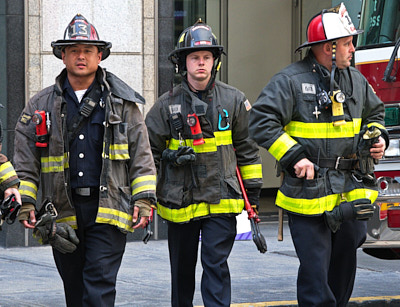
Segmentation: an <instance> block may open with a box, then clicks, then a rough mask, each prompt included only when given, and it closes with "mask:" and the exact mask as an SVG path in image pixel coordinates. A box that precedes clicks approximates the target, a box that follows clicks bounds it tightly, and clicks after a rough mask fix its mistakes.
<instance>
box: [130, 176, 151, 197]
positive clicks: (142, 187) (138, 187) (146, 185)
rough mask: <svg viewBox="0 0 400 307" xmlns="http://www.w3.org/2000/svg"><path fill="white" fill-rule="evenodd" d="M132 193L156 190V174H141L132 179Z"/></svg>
mask: <svg viewBox="0 0 400 307" xmlns="http://www.w3.org/2000/svg"><path fill="white" fill-rule="evenodd" d="M131 188H132V195H136V194H138V193H141V192H143V191H155V190H156V176H155V175H148V176H141V177H138V178H136V179H135V180H133V182H132V184H131Z"/></svg>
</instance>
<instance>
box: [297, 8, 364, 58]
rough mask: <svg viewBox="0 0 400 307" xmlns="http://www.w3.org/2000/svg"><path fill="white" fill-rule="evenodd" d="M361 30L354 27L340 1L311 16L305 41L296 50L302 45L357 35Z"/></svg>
mask: <svg viewBox="0 0 400 307" xmlns="http://www.w3.org/2000/svg"><path fill="white" fill-rule="evenodd" d="M362 32H363V30H357V29H356V28H355V26H354V24H353V22H352V21H351V18H350V16H349V13H348V12H347V10H346V7H345V6H344V4H343V2H342V3H341V4H340V5H338V6H335V7H333V8H331V9H329V10H323V11H322V12H321V13H318V14H317V15H315V16H314V17H313V18H311V20H310V22H309V23H308V25H307V41H306V42H304V43H303V44H301V45H300V46H299V47H297V49H296V52H297V51H298V50H300V49H302V48H304V47H308V46H312V45H314V44H318V43H322V42H327V41H332V40H335V39H338V38H342V37H347V36H352V35H358V34H360V33H362Z"/></svg>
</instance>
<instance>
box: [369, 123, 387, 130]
mask: <svg viewBox="0 0 400 307" xmlns="http://www.w3.org/2000/svg"><path fill="white" fill-rule="evenodd" d="M367 126H368V128H369V127H371V126H375V127H377V128H379V129H382V130H386V128H385V127H384V126H382V125H381V124H378V123H369V124H368V125H367Z"/></svg>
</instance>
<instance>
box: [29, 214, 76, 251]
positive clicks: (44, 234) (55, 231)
mask: <svg viewBox="0 0 400 307" xmlns="http://www.w3.org/2000/svg"><path fill="white" fill-rule="evenodd" d="M34 234H35V235H36V236H37V237H38V238H39V239H41V241H42V243H43V244H47V243H50V245H51V246H52V247H54V248H55V249H56V250H58V251H59V252H61V253H63V254H66V253H72V252H74V251H75V250H76V247H77V245H78V244H79V239H78V237H77V236H76V233H75V230H73V229H72V227H71V226H69V225H68V224H65V223H56V221H55V219H54V217H53V216H51V215H50V214H45V215H44V216H42V218H41V219H40V220H39V221H38V222H37V223H36V226H35V230H34Z"/></svg>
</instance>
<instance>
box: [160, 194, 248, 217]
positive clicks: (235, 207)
mask: <svg viewBox="0 0 400 307" xmlns="http://www.w3.org/2000/svg"><path fill="white" fill-rule="evenodd" d="M243 207H244V202H243V199H221V202H220V203H219V204H206V203H199V204H192V205H189V206H187V207H184V208H180V209H170V208H167V207H164V206H163V205H161V204H159V203H158V204H157V213H158V214H159V215H160V216H161V217H162V218H164V219H166V220H168V221H171V222H174V223H183V222H187V221H190V220H191V219H193V218H200V217H204V216H208V215H211V214H221V213H233V214H235V213H241V212H242V210H243Z"/></svg>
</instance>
